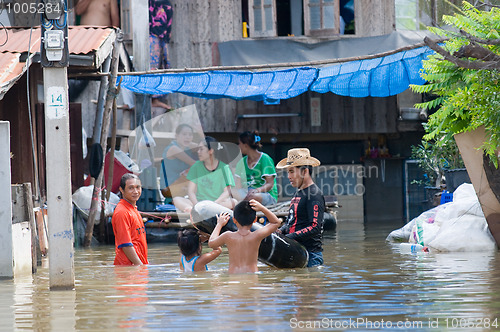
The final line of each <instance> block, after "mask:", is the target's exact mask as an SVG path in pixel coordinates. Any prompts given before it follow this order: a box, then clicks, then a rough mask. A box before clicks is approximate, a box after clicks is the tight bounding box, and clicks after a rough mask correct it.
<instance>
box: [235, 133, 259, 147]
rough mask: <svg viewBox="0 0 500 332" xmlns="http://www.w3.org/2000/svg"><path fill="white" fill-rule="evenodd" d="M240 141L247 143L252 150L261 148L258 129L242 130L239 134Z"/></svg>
mask: <svg viewBox="0 0 500 332" xmlns="http://www.w3.org/2000/svg"><path fill="white" fill-rule="evenodd" d="M240 141H241V143H243V144H247V145H248V146H249V147H250V148H252V149H253V150H257V149H260V148H262V144H261V143H260V136H259V132H258V131H256V130H255V131H254V132H249V131H244V132H242V133H241V134H240Z"/></svg>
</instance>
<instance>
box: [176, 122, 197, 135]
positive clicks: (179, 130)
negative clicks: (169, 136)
mask: <svg viewBox="0 0 500 332" xmlns="http://www.w3.org/2000/svg"><path fill="white" fill-rule="evenodd" d="M184 128H189V129H191V131H192V132H194V130H193V127H191V126H190V125H188V124H187V123H181V124H180V125H178V126H177V128H175V134H176V135H179V133H180V132H181V131H182V129H184Z"/></svg>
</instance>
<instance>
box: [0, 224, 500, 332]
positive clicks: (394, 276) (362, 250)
mask: <svg viewBox="0 0 500 332" xmlns="http://www.w3.org/2000/svg"><path fill="white" fill-rule="evenodd" d="M399 227H400V225H390V224H387V225H368V226H363V224H362V223H356V222H343V223H339V227H338V229H337V232H331V233H326V234H325V246H324V249H325V253H324V256H325V265H324V266H323V267H319V268H312V269H296V270H276V269H274V268H270V267H267V266H265V265H261V266H260V272H259V273H258V274H251V275H228V274H227V268H228V256H227V251H224V253H223V254H222V255H221V257H220V258H218V259H216V260H215V261H214V262H212V263H211V264H209V271H208V272H203V273H197V274H183V273H181V272H180V271H179V264H178V259H179V257H178V255H179V253H178V248H177V246H176V245H175V244H154V245H150V253H149V258H150V262H151V263H152V264H151V265H149V266H147V267H114V266H113V265H112V262H113V258H114V248H113V246H104V247H93V248H92V249H86V250H84V249H77V250H76V251H75V269H76V270H75V276H76V287H75V290H74V291H52V292H51V291H49V280H48V269H47V266H42V267H41V268H39V272H38V273H37V274H36V275H34V276H33V277H31V276H30V277H27V278H24V279H16V280H15V281H12V280H1V281H0V305H1V306H2V310H1V311H0V330H1V331H10V330H14V329H17V330H38V331H75V330H92V331H104V330H106V331H114V330H116V331H118V330H123V329H125V330H131V329H142V330H166V329H169V328H172V327H176V328H180V329H187V330H193V329H200V328H204V329H215V330H220V329H225V330H229V329H230V330H244V329H246V330H253V329H255V328H257V329H266V330H267V329H272V330H290V329H293V328H296V327H297V328H299V327H304V328H316V329H317V328H320V327H323V328H326V327H328V328H331V329H343V330H345V329H351V330H354V329H356V328H358V329H370V328H389V327H392V328H393V329H394V328H396V327H397V326H400V325H396V324H406V325H402V326H401V329H403V328H406V329H410V328H415V329H416V330H430V329H432V328H437V327H439V328H440V329H444V328H446V327H460V324H462V327H464V326H463V325H464V324H471V323H473V324H476V325H474V326H477V325H480V324H481V325H480V327H487V326H486V323H487V320H489V321H488V322H490V324H493V325H492V326H493V327H495V325H494V324H495V319H496V318H497V317H499V316H500V315H499V314H500V295H499V294H500V272H499V271H500V258H499V254H498V253H497V252H492V253H417V254H411V253H401V252H400V251H399V248H398V246H397V245H394V244H389V243H386V242H385V237H386V236H387V234H388V233H389V232H390V231H391V230H393V229H396V228H399ZM205 250H208V249H207V248H205ZM44 263H45V264H46V262H44ZM461 319H462V320H461ZM473 319H474V320H473ZM467 320H469V321H467ZM496 322H497V323H498V324H500V322H498V321H496ZM389 323H390V324H391V325H392V326H389V325H388V324H389ZM342 324H343V325H342ZM384 324H385V325H384ZM498 324H497V326H498Z"/></svg>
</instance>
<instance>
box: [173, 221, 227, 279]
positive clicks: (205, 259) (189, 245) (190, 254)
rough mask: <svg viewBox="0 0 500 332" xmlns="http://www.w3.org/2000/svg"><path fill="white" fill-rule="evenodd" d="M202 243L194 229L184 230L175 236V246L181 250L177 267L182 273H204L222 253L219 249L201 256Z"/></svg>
mask: <svg viewBox="0 0 500 332" xmlns="http://www.w3.org/2000/svg"><path fill="white" fill-rule="evenodd" d="M201 243H202V241H200V234H199V233H198V231H197V230H196V229H184V230H182V231H180V232H179V234H178V235H177V244H178V245H179V249H180V250H181V257H180V258H179V265H180V268H181V270H182V271H184V272H195V271H206V270H207V269H208V268H207V264H208V263H210V262H211V261H213V260H214V259H216V258H217V257H219V255H220V254H221V253H222V249H221V247H217V248H215V249H213V250H212V251H211V252H209V253H206V254H203V255H202V254H201V252H202V246H201Z"/></svg>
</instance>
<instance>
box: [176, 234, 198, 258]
mask: <svg viewBox="0 0 500 332" xmlns="http://www.w3.org/2000/svg"><path fill="white" fill-rule="evenodd" d="M177 245H178V246H179V249H180V250H181V253H182V254H183V255H184V256H186V257H189V256H192V255H193V254H196V253H197V252H198V250H199V249H200V235H199V234H198V231H197V230H196V229H192V228H189V229H183V230H181V231H179V233H177Z"/></svg>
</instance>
